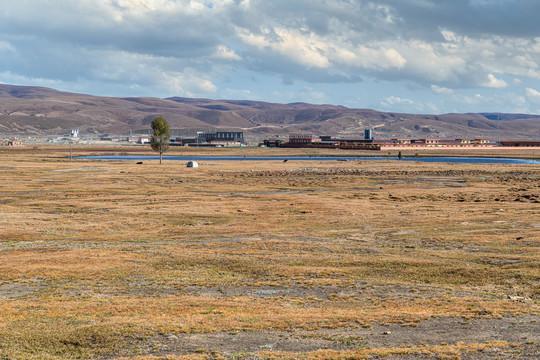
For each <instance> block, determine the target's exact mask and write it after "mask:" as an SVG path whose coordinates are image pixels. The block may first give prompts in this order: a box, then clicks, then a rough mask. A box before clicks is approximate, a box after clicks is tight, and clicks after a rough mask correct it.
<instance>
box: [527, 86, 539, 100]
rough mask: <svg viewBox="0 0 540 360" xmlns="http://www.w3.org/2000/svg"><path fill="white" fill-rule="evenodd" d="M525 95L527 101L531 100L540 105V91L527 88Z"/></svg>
mask: <svg viewBox="0 0 540 360" xmlns="http://www.w3.org/2000/svg"><path fill="white" fill-rule="evenodd" d="M525 94H526V95H527V99H529V100H530V101H532V102H535V103H536V102H538V103H540V91H538V90H535V89H531V88H526V89H525Z"/></svg>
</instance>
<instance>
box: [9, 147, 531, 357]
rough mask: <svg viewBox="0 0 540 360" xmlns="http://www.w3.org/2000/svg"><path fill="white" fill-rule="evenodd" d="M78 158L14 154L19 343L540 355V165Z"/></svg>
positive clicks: (13, 285)
mask: <svg viewBox="0 0 540 360" xmlns="http://www.w3.org/2000/svg"><path fill="white" fill-rule="evenodd" d="M58 150H61V151H60V152H59V151H58ZM77 151H78V154H79V153H80V154H99V151H97V150H96V149H85V148H84V147H82V148H78V149H77ZM122 151H124V150H118V152H119V153H120V152H122ZM172 151H173V153H172V154H177V155H178V154H182V155H191V154H195V153H198V154H200V153H201V151H204V152H205V155H208V154H216V155H217V154H227V155H238V154H243V155H246V156H250V155H252V154H256V155H261V154H266V155H284V154H291V151H289V152H287V151H286V150H277V149H231V150H230V149H205V150H200V149H195V150H193V149H188V150H186V149H181V150H177V149H173V150H172ZM175 152H176V153H175ZM292 153H296V154H299V153H300V150H292ZM149 154H150V153H149ZM344 154H346V155H350V154H352V153H351V152H344ZM355 154H356V153H355ZM66 155H67V154H66V153H65V149H62V148H56V149H55V148H50V147H41V148H32V149H30V148H26V149H7V148H5V149H2V150H1V151H0V156H1V160H0V314H1V315H0V358H2V359H90V358H91V359H102V358H103V359H120V358H126V359H127V358H135V359H274V358H276V359H296V358H304V359H363V358H376V357H379V356H380V357H382V356H385V357H387V358H391V359H392V358H395V359H412V358H435V359H437V358H438V359H445V358H448V359H451V358H455V359H457V358H462V359H498V358H524V359H529V358H530V359H533V358H538V357H540V347H539V342H540V325H539V323H538V321H540V306H539V301H540V165H508V164H505V165H494V164H451V163H447V164H444V163H420V162H400V161H361V162H359V161H319V162H317V161H295V160H290V161H288V162H283V161H261V162H256V161H249V162H247V161H246V162H242V161H241V162H219V161H213V162H212V161H207V162H202V163H201V164H200V165H201V167H199V168H195V169H193V168H192V169H189V168H186V167H185V163H184V162H179V161H175V162H171V161H165V162H164V164H163V165H159V164H158V161H154V160H152V161H143V164H137V162H138V161H135V160H125V161H99V160H75V159H74V160H73V161H72V162H70V161H69V159H67V158H66ZM452 155H455V153H452ZM523 155H524V156H528V157H530V156H531V154H529V153H524V154H523Z"/></svg>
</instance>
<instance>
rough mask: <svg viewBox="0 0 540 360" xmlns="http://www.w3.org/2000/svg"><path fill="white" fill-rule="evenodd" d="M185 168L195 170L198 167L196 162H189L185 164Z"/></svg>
mask: <svg viewBox="0 0 540 360" xmlns="http://www.w3.org/2000/svg"><path fill="white" fill-rule="evenodd" d="M187 167H188V168H196V167H199V163H198V162H196V161H189V162H188V163H187Z"/></svg>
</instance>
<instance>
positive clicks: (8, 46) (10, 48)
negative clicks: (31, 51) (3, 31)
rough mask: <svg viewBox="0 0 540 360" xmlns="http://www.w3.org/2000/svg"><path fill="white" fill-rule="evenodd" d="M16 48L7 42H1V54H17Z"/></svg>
mask: <svg viewBox="0 0 540 360" xmlns="http://www.w3.org/2000/svg"><path fill="white" fill-rule="evenodd" d="M16 51H17V50H15V47H13V45H11V44H10V43H9V42H7V41H2V40H0V52H16Z"/></svg>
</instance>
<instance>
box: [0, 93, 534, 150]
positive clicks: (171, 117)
mask: <svg viewBox="0 0 540 360" xmlns="http://www.w3.org/2000/svg"><path fill="white" fill-rule="evenodd" d="M157 115H163V116H164V117H165V118H166V119H167V121H168V122H169V124H170V127H171V129H172V130H173V131H172V132H173V134H177V135H190V134H194V133H195V131H202V130H223V131H243V132H244V133H246V135H248V136H249V135H251V136H255V137H257V136H258V137H270V136H273V135H286V134H289V133H306V134H317V135H333V136H341V137H358V136H362V135H363V132H364V129H365V128H371V129H372V130H373V136H374V137H375V138H489V139H493V140H496V139H498V138H500V139H513V140H532V139H534V140H537V139H540V116H539V115H530V114H502V113H490V112H486V113H466V114H442V115H430V114H425V115H423V114H404V113H392V112H380V111H375V110H369V109H353V108H347V107H344V106H336V105H314V104H307V103H301V102H299V103H290V104H278V103H269V102H263V101H251V100H211V99H197V98H183V97H171V98H166V99H159V98H148V97H100V96H92V95H85V94H76V93H70V92H62V91H57V90H54V89H49V88H44V87H29V86H15V85H2V84H0V135H12V134H18V135H61V134H65V133H69V131H70V130H71V129H79V130H80V133H81V135H85V134H114V135H121V134H128V133H130V132H147V131H148V129H149V128H150V123H151V121H152V119H153V118H154V117H156V116H157Z"/></svg>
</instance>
